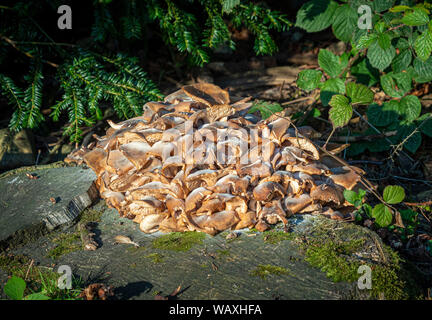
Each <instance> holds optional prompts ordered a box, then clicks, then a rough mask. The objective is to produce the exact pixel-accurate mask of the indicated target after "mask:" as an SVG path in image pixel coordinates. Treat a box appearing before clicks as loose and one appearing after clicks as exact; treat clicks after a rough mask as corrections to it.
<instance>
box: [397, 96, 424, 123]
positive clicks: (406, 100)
mask: <svg viewBox="0 0 432 320" xmlns="http://www.w3.org/2000/svg"><path fill="white" fill-rule="evenodd" d="M399 113H400V114H401V115H402V117H403V120H405V121H409V122H411V121H414V120H415V119H417V118H418V117H419V116H420V113H421V103H420V100H419V98H418V97H417V96H413V95H409V96H406V97H403V98H402V99H401V100H400V103H399Z"/></svg>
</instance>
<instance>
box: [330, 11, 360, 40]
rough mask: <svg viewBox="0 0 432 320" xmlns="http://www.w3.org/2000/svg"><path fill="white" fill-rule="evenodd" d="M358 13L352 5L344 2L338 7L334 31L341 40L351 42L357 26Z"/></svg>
mask: <svg viewBox="0 0 432 320" xmlns="http://www.w3.org/2000/svg"><path fill="white" fill-rule="evenodd" d="M357 20H358V15H357V12H356V11H355V10H354V9H353V8H351V6H350V5H348V4H344V5H341V6H339V7H338V8H337V9H336V12H335V15H334V22H333V26H332V28H333V33H334V35H335V36H336V38H338V39H339V40H341V41H344V42H349V41H350V40H351V37H352V35H353V33H354V31H355V29H356V28H357Z"/></svg>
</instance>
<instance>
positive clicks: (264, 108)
mask: <svg viewBox="0 0 432 320" xmlns="http://www.w3.org/2000/svg"><path fill="white" fill-rule="evenodd" d="M282 110H283V108H282V107H281V106H280V104H278V103H273V104H270V103H268V102H265V101H261V102H258V103H257V104H254V105H253V106H252V107H251V108H250V109H249V111H248V113H254V112H256V111H259V112H260V113H261V117H262V118H263V119H267V118H268V117H270V116H271V115H272V114H274V113H277V112H280V111H282Z"/></svg>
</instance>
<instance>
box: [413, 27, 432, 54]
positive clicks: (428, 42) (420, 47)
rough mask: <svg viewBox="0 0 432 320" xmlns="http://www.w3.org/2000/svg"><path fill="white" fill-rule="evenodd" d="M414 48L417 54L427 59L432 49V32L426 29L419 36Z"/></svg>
mask: <svg viewBox="0 0 432 320" xmlns="http://www.w3.org/2000/svg"><path fill="white" fill-rule="evenodd" d="M414 49H415V52H416V54H417V56H418V57H419V58H420V59H421V60H423V61H426V60H427V59H428V58H429V57H430V55H431V51H432V33H431V32H430V31H429V29H426V30H425V31H424V32H423V33H422V34H421V35H420V36H418V37H417V39H416V40H415V43H414Z"/></svg>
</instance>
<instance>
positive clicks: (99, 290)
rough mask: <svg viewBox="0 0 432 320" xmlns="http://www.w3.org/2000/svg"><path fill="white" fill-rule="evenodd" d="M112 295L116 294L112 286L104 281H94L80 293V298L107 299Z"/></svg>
mask: <svg viewBox="0 0 432 320" xmlns="http://www.w3.org/2000/svg"><path fill="white" fill-rule="evenodd" d="M112 296H114V293H113V290H112V287H111V286H108V287H107V286H105V285H104V284H103V283H92V284H90V285H89V286H88V287H87V288H85V289H84V290H83V291H82V292H81V294H80V295H79V297H80V298H84V299H85V300H107V299H108V298H109V297H112Z"/></svg>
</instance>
